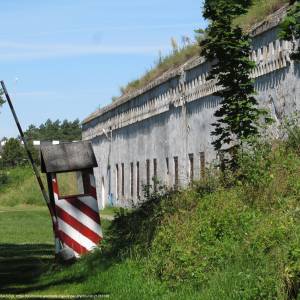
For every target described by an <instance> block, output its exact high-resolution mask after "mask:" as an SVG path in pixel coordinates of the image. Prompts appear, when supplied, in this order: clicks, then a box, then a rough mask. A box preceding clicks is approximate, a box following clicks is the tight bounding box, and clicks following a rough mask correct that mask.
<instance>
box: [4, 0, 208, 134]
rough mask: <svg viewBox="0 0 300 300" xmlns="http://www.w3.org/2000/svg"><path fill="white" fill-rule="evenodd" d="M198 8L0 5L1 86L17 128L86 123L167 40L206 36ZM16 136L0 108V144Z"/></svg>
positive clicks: (129, 3) (12, 0)
mask: <svg viewBox="0 0 300 300" xmlns="http://www.w3.org/2000/svg"><path fill="white" fill-rule="evenodd" d="M201 10H202V1H201V0H185V1H182V0H172V1H171V0H151V1H149V0H147V1H146V0H126V1H124V0H110V1H103V0H48V1H47V0H43V1H41V0H26V1H24V0H0V28H1V29H2V30H1V31H0V79H2V80H5V82H6V85H7V88H8V90H9V92H10V94H11V96H12V98H13V99H14V104H15V108H16V110H17V113H18V115H19V118H20V121H21V124H22V126H23V127H24V128H26V127H27V126H28V125H29V124H35V125H39V124H40V123H42V122H44V121H46V120H47V119H48V118H50V119H52V120H56V119H61V120H63V119H65V118H67V119H69V120H73V119H75V118H79V119H80V120H82V119H84V118H85V117H86V116H88V115H89V114H90V113H91V112H93V111H94V110H96V109H97V108H98V107H99V106H101V107H102V106H104V105H106V104H108V103H110V102H111V97H112V96H117V95H119V88H120V86H122V85H126V83H127V82H128V81H130V80H132V79H136V78H137V77H139V76H140V75H142V74H143V73H144V72H145V71H146V69H149V68H150V67H151V66H152V65H153V62H154V61H155V60H156V59H157V57H158V53H159V51H162V53H165V54H166V53H168V52H169V51H170V48H171V47H170V39H171V37H175V38H176V39H177V40H178V41H180V40H181V37H182V36H184V35H185V36H190V37H193V36H194V30H195V29H196V28H200V27H201V28H204V27H205V22H204V21H203V18H202V15H201ZM17 134H18V132H17V129H16V126H15V124H14V122H13V119H12V117H11V113H10V111H9V109H8V107H7V105H5V106H4V107H3V108H2V109H1V113H0V138H1V137H3V136H7V137H10V136H17Z"/></svg>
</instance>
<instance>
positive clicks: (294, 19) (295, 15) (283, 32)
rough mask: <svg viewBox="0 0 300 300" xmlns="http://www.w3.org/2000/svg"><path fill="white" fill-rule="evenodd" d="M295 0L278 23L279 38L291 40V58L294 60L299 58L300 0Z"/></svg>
mask: <svg viewBox="0 0 300 300" xmlns="http://www.w3.org/2000/svg"><path fill="white" fill-rule="evenodd" d="M292 2H295V3H294V5H293V6H292V7H291V8H290V10H289V11H288V13H287V15H286V17H285V18H284V20H283V21H282V23H281V24H280V29H279V38H280V39H281V40H286V41H291V42H293V48H294V49H293V53H292V54H291V58H292V59H294V60H298V61H299V60H300V44H299V39H300V1H299V0H298V1H292Z"/></svg>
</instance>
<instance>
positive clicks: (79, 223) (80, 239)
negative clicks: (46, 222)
mask: <svg viewBox="0 0 300 300" xmlns="http://www.w3.org/2000/svg"><path fill="white" fill-rule="evenodd" d="M84 186H85V194H84V195H80V196H70V197H64V198H60V196H59V188H58V183H57V178H56V175H52V188H53V194H54V202H55V213H56V218H57V230H56V231H57V232H56V233H55V236H56V244H57V243H60V244H61V246H62V247H67V248H70V249H72V250H73V252H74V255H75V256H76V257H79V256H81V255H83V254H85V253H87V252H89V251H91V250H93V249H94V248H95V247H97V245H98V244H99V243H100V242H101V240H102V237H103V235H102V229H101V225H100V224H101V223H100V217H99V209H98V203H97V196H96V188H95V178H94V175H93V174H88V176H84ZM61 246H60V247H56V249H57V250H56V252H57V253H58V251H59V248H61Z"/></svg>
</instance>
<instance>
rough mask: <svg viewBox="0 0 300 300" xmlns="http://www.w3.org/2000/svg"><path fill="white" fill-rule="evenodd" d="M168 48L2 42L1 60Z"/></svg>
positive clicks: (164, 48)
mask: <svg viewBox="0 0 300 300" xmlns="http://www.w3.org/2000/svg"><path fill="white" fill-rule="evenodd" d="M167 48H168V47H167V46H161V45H152V46H139V45H137V46H136V45H132V46H119V45H112V46H109V45H95V44H86V45H84V44H34V43H32V44H31V43H18V42H0V60H1V61H11V60H34V59H46V58H57V57H71V56H82V55H96V54H119V55H121V54H155V53H157V52H158V51H159V50H163V51H164V50H166V49H167Z"/></svg>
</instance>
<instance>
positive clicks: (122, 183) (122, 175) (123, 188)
mask: <svg viewBox="0 0 300 300" xmlns="http://www.w3.org/2000/svg"><path fill="white" fill-rule="evenodd" d="M121 168H122V169H121V177H122V178H121V180H122V182H121V185H122V196H124V195H125V186H124V164H123V163H122V165H121Z"/></svg>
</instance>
